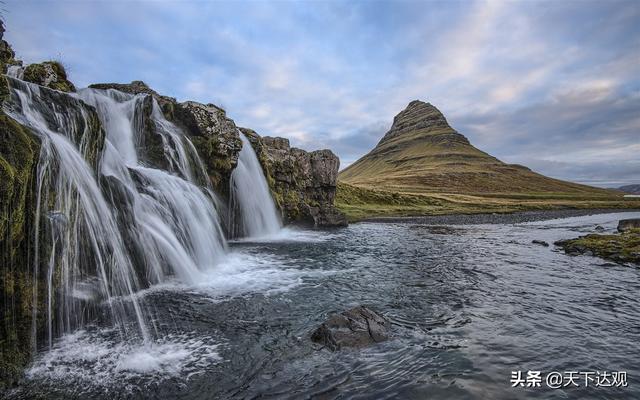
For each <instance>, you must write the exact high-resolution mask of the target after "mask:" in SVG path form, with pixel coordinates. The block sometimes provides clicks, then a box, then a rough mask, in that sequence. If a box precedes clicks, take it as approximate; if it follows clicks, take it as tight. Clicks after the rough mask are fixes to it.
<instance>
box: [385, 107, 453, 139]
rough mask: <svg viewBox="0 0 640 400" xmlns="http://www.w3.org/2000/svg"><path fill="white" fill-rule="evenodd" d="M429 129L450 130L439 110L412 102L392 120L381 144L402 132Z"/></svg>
mask: <svg viewBox="0 0 640 400" xmlns="http://www.w3.org/2000/svg"><path fill="white" fill-rule="evenodd" d="M431 128H448V129H452V128H451V127H450V126H449V123H448V122H447V119H446V118H445V117H444V115H443V114H442V113H441V112H440V110H438V109H437V108H436V107H435V106H433V105H432V104H431V103H425V102H424V101H421V100H413V101H411V102H410V103H409V104H408V105H407V107H406V108H405V109H404V110H402V111H400V112H399V113H398V115H396V116H395V117H394V118H393V124H392V125H391V129H389V131H388V132H387V133H386V134H385V135H384V137H383V138H382V141H381V142H383V141H385V140H387V139H390V138H392V137H395V136H398V135H400V134H402V133H404V132H409V131H414V130H418V129H431Z"/></svg>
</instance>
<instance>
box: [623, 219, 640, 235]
mask: <svg viewBox="0 0 640 400" xmlns="http://www.w3.org/2000/svg"><path fill="white" fill-rule="evenodd" d="M631 229H640V218H630V219H621V220H620V221H619V222H618V232H626V231H629V230H631Z"/></svg>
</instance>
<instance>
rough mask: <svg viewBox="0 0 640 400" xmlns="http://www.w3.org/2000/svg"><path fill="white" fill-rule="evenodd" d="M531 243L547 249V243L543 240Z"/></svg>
mask: <svg viewBox="0 0 640 400" xmlns="http://www.w3.org/2000/svg"><path fill="white" fill-rule="evenodd" d="M531 243H533V244H538V245H540V246H544V247H549V243H547V242H545V241H544V240H532V241H531Z"/></svg>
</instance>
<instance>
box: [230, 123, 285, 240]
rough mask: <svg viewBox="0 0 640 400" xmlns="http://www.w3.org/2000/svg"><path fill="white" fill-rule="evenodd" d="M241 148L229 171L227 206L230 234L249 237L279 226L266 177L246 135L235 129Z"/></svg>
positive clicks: (271, 233)
mask: <svg viewBox="0 0 640 400" xmlns="http://www.w3.org/2000/svg"><path fill="white" fill-rule="evenodd" d="M238 134H239V135H240V139H241V140H242V150H241V151H240V155H239V157H238V166H237V167H236V168H235V169H234V170H233V173H232V174H231V207H230V211H231V213H232V217H233V218H231V220H232V223H231V226H232V227H233V228H234V230H235V232H233V233H234V236H247V237H251V238H256V237H265V236H271V235H274V234H277V233H278V231H279V230H280V229H281V228H282V224H281V222H280V218H279V217H278V212H277V210H276V206H275V204H274V202H273V198H272V197H271V192H270V191H269V186H268V184H267V180H266V179H265V177H264V172H263V171H262V167H261V166H260V162H259V161H258V157H257V156H256V153H255V151H254V150H253V147H252V146H251V143H250V142H249V139H247V137H246V136H245V135H244V134H243V133H242V132H240V131H238Z"/></svg>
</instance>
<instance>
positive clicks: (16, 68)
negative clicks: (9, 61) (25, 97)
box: [7, 65, 24, 79]
mask: <svg viewBox="0 0 640 400" xmlns="http://www.w3.org/2000/svg"><path fill="white" fill-rule="evenodd" d="M23 75H24V67H23V66H21V65H9V66H8V67H7V76H9V77H11V78H16V79H22V76H23Z"/></svg>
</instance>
